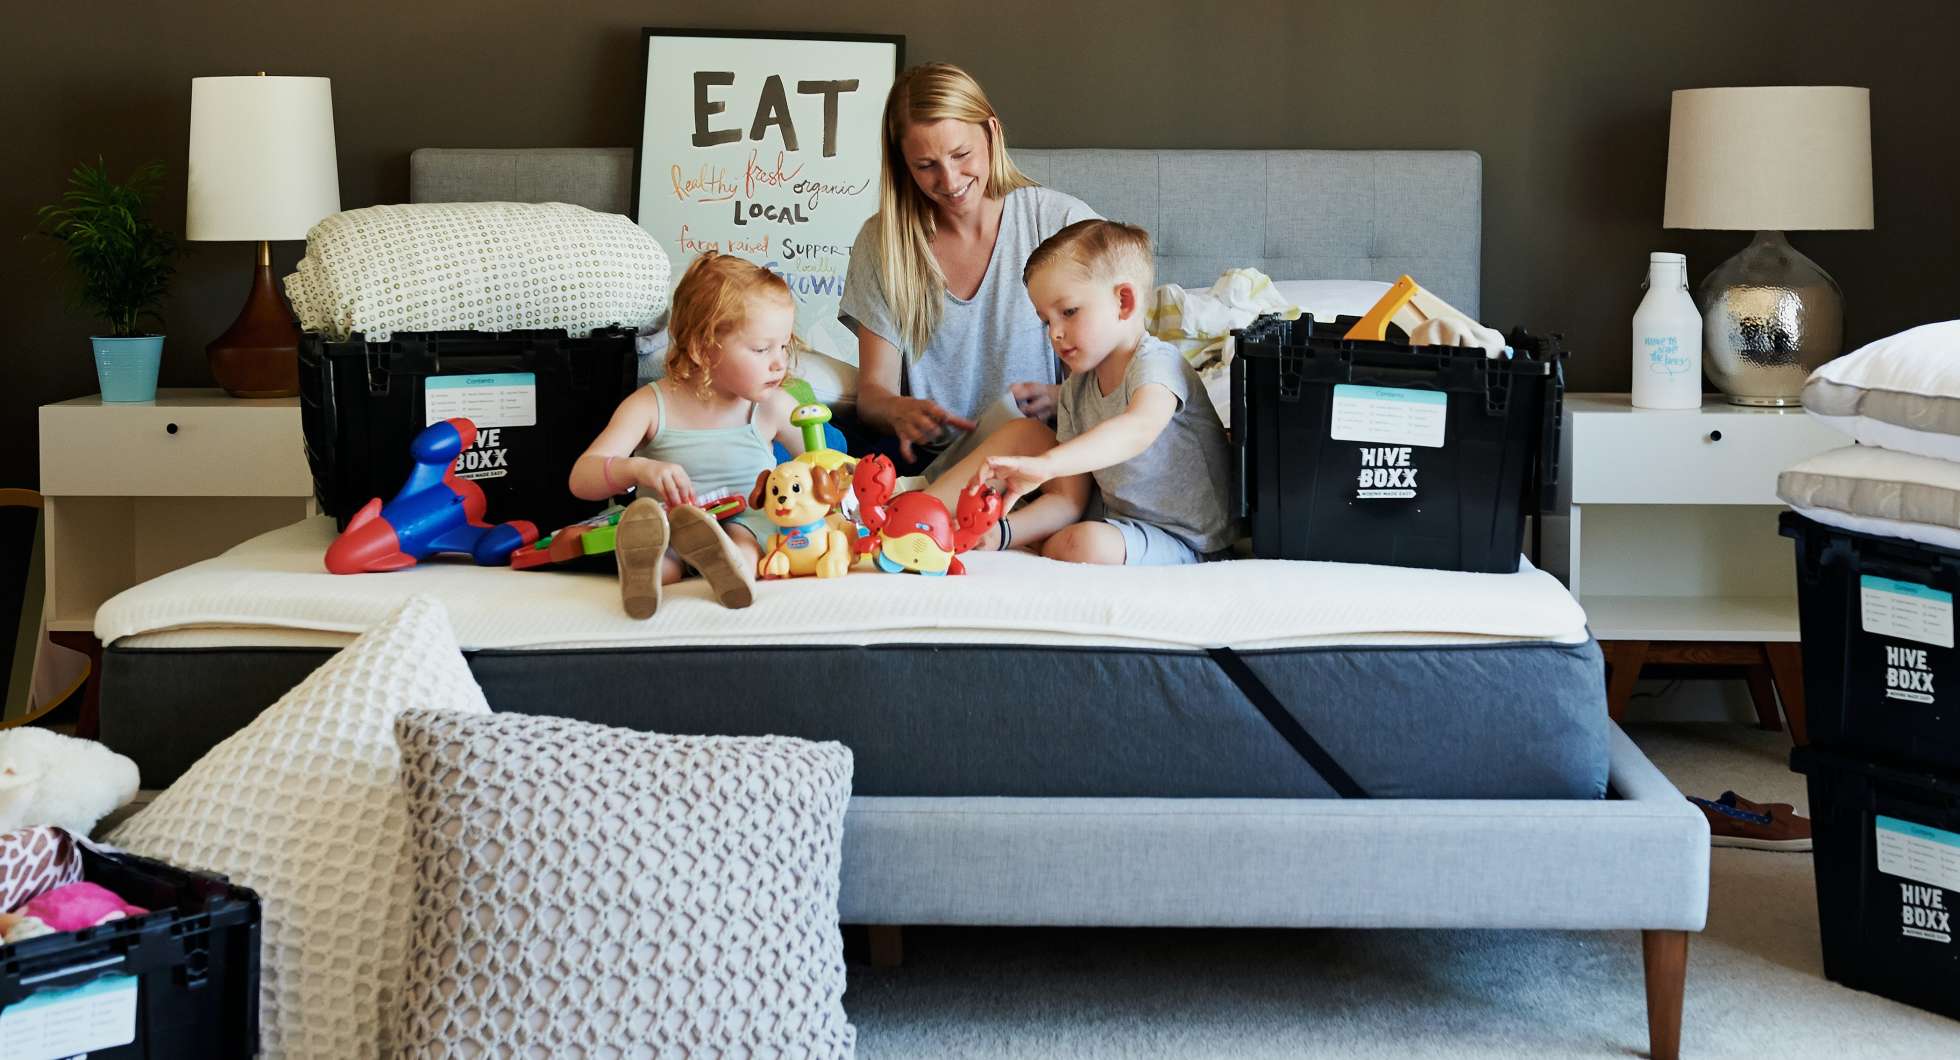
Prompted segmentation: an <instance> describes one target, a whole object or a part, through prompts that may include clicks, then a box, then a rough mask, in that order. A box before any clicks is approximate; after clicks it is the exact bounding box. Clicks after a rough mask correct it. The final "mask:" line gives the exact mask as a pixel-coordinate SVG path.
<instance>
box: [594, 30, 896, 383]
mask: <svg viewBox="0 0 1960 1060" xmlns="http://www.w3.org/2000/svg"><path fill="white" fill-rule="evenodd" d="M643 43H644V46H645V47H644V49H643V55H642V59H643V60H644V62H645V67H644V73H645V83H644V86H643V88H644V90H643V92H642V99H643V103H642V107H643V110H642V111H641V116H640V144H639V150H638V152H637V153H636V154H635V155H634V157H633V188H634V197H633V202H634V219H635V220H636V221H638V222H639V224H640V227H642V228H644V229H646V230H647V231H648V232H650V233H652V235H653V236H654V238H656V239H658V240H660V243H661V245H662V246H664V247H665V248H666V249H667V254H668V256H669V257H670V258H671V259H672V260H673V264H674V276H675V277H677V278H678V277H679V276H680V274H681V271H682V270H683V269H685V268H686V267H687V265H688V263H689V262H692V261H693V260H694V259H695V258H696V257H697V256H699V255H700V254H701V253H702V252H704V251H710V250H713V251H719V252H721V253H724V254H737V255H740V256H741V257H744V258H747V259H749V260H750V261H753V262H755V263H756V264H758V265H762V266H764V267H765V268H768V269H770V270H771V271H773V272H775V273H777V274H778V275H780V276H782V277H783V279H784V280H785V281H787V282H788V283H789V289H790V291H791V292H792V293H793V294H795V296H796V334H797V336H798V337H799V338H801V339H802V340H803V341H804V342H805V343H807V344H809V346H810V347H811V348H813V349H815V350H817V351H818V352H820V353H825V354H828V355H830V356H832V357H836V358H837V359H839V360H841V361H844V362H845V363H847V364H853V365H854V364H856V363H857V339H856V336H854V335H852V334H851V333H850V332H849V331H847V330H845V328H844V326H843V325H842V324H841V323H839V322H838V320H837V301H838V298H839V297H841V296H842V295H843V293H844V274H845V268H846V266H847V264H848V263H849V260H850V252H851V243H852V242H853V241H854V240H855V239H856V238H857V234H858V229H859V228H860V227H861V226H863V224H864V222H865V220H866V219H867V218H869V217H871V216H872V215H873V214H875V213H877V212H878V180H879V177H878V173H879V167H880V166H881V165H883V161H882V158H881V152H882V147H881V134H880V131H879V124H880V122H881V121H882V120H883V118H884V111H885V96H886V95H887V94H889V93H890V91H891V87H892V82H893V81H894V80H895V79H896V78H897V76H898V70H899V64H900V63H902V62H903V61H904V58H905V38H904V37H887V36H855V35H844V34H822V33H748V32H742V31H734V30H693V29H648V30H646V31H644V34H643Z"/></svg>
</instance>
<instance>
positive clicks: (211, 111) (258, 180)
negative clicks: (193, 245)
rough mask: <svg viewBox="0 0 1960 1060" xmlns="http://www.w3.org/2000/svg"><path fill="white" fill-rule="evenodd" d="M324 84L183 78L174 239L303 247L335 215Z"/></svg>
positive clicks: (335, 179)
mask: <svg viewBox="0 0 1960 1060" xmlns="http://www.w3.org/2000/svg"><path fill="white" fill-rule="evenodd" d="M330 85H331V82H329V81H328V79H327V78H324V77H194V78H191V154H190V164H189V166H188V168H187V172H188V180H189V194H188V198H187V199H186V202H185V206H184V237H185V238H186V239H196V240H251V241H257V240H261V239H268V240H270V239H305V238H306V231H307V229H309V228H312V227H313V225H314V223H315V222H317V221H319V220H320V219H321V218H322V217H325V216H327V215H328V214H331V213H338V212H339V211H340V174H339V171H338V169H337V168H336V166H335V161H334V143H333V93H332V90H331V88H330Z"/></svg>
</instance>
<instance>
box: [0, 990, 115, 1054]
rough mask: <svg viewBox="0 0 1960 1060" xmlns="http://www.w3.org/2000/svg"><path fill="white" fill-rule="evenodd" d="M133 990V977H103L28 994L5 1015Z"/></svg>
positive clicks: (10, 1007) (9, 1007) (12, 1005)
mask: <svg viewBox="0 0 1960 1060" xmlns="http://www.w3.org/2000/svg"><path fill="white" fill-rule="evenodd" d="M135 989H136V977H135V976H133V975H105V976H103V977H102V978H100V979H96V980H93V981H91V982H88V983H84V984H82V985H81V986H75V987H69V988H68V989H66V990H43V991H40V992H39V993H34V994H29V995H27V996H26V997H24V998H21V999H20V1000H19V1001H16V1002H14V1003H13V1004H11V1005H8V1006H7V1014H8V1015H10V1016H17V1015H19V1014H21V1013H23V1012H27V1011H30V1010H32V1009H37V1008H43V1007H45V1006H48V1005H59V1004H61V1003H63V1002H67V1001H80V1000H83V999H85V998H91V997H100V996H101V995H103V994H115V993H120V992H122V991H124V990H130V991H134V990H135ZM125 1040H127V1039H125Z"/></svg>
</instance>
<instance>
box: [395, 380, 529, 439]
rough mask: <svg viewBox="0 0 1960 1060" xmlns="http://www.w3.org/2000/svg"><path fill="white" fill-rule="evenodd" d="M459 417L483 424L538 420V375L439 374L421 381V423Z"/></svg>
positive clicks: (524, 424) (523, 424)
mask: <svg viewBox="0 0 1960 1060" xmlns="http://www.w3.org/2000/svg"><path fill="white" fill-rule="evenodd" d="M456 416H461V417H463V418H464V419H467V420H470V421H471V422H473V423H475V424H476V426H477V429H478V430H482V429H484V428H486V427H531V426H535V425H536V424H537V422H538V377H537V376H536V375H534V374H532V373H530V372H492V373H490V374H488V375H438V376H432V377H430V378H429V379H428V380H426V381H424V383H423V384H422V419H423V423H422V426H424V427H427V426H428V425H429V424H431V423H439V422H441V421H442V420H446V419H451V418H453V417H456Z"/></svg>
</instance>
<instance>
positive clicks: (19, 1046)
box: [0, 975, 136, 1060]
mask: <svg viewBox="0 0 1960 1060" xmlns="http://www.w3.org/2000/svg"><path fill="white" fill-rule="evenodd" d="M135 1040H136V977H135V976H133V975H109V976H104V977H102V978H100V979H97V980H96V981H94V982H92V983H87V984H84V985H82V986H78V987H75V988H74V989H72V990H43V991H41V992H40V993H38V994H33V995H30V996H28V997H27V998H24V999H23V1000H20V1001H16V1002H14V1003H13V1004H11V1005H8V1006H7V1007H6V1008H5V1009H0V1056H4V1057H7V1058H8V1060H58V1058H60V1057H64V1056H74V1055H75V1054H77V1053H86V1052H89V1051H91V1050H94V1049H113V1048H115V1047H116V1046H118V1045H128V1044H129V1043H130V1042H133V1041H135Z"/></svg>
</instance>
